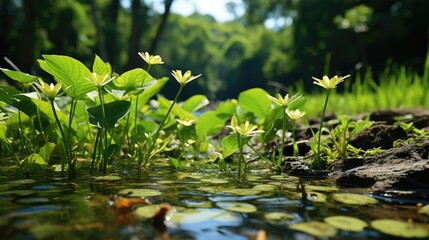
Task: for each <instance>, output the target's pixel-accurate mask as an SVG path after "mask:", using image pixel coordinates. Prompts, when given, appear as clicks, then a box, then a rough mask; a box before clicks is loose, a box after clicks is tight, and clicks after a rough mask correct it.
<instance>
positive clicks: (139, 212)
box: [134, 204, 160, 219]
mask: <svg viewBox="0 0 429 240" xmlns="http://www.w3.org/2000/svg"><path fill="white" fill-rule="evenodd" d="M159 206H160V205H159V204H153V205H147V206H142V207H138V208H136V210H134V215H135V216H136V217H137V218H141V219H149V218H152V217H154V216H155V214H156V211H158V208H159Z"/></svg>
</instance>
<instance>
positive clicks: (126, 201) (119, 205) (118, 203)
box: [110, 195, 151, 211]
mask: <svg viewBox="0 0 429 240" xmlns="http://www.w3.org/2000/svg"><path fill="white" fill-rule="evenodd" d="M110 200H111V201H112V202H113V204H112V206H113V207H114V208H116V209H117V210H120V211H122V210H125V211H128V210H131V208H132V207H133V206H134V205H137V204H144V205H149V204H151V202H150V201H149V200H148V199H145V198H127V197H121V196H116V195H114V196H111V197H110Z"/></svg>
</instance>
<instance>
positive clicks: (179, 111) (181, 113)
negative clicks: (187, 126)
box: [158, 96, 197, 120]
mask: <svg viewBox="0 0 429 240" xmlns="http://www.w3.org/2000/svg"><path fill="white" fill-rule="evenodd" d="M158 103H159V105H160V108H165V109H167V108H169V107H170V106H171V104H172V102H171V101H170V100H168V99H166V98H165V97H162V96H159V97H158ZM171 113H172V114H173V115H175V116H177V117H179V118H180V119H186V120H197V117H196V116H195V115H193V114H192V113H190V112H188V111H186V110H185V109H183V108H182V107H180V106H179V105H177V104H174V106H173V109H171Z"/></svg>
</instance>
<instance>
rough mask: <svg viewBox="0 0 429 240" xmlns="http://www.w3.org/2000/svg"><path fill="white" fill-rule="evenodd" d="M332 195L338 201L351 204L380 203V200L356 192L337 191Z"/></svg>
mask: <svg viewBox="0 0 429 240" xmlns="http://www.w3.org/2000/svg"><path fill="white" fill-rule="evenodd" d="M332 197H333V198H334V200H335V201H337V202H340V203H345V204H350V205H368V204H376V203H378V201H377V200H376V199H374V198H372V197H368V196H364V195H360V194H354V193H336V194H333V195H332Z"/></svg>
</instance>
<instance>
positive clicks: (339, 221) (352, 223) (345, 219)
mask: <svg viewBox="0 0 429 240" xmlns="http://www.w3.org/2000/svg"><path fill="white" fill-rule="evenodd" d="M325 222H326V223H328V224H329V225H332V226H334V227H336V228H338V229H341V230H346V231H351V232H360V231H362V230H363V229H364V228H365V227H367V226H368V224H367V223H366V222H364V221H362V220H360V219H359V218H354V217H349V216H332V217H327V218H325Z"/></svg>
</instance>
